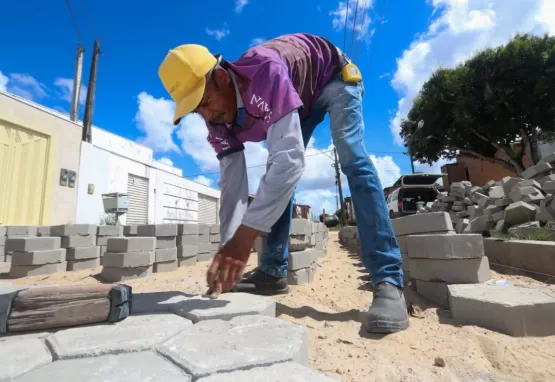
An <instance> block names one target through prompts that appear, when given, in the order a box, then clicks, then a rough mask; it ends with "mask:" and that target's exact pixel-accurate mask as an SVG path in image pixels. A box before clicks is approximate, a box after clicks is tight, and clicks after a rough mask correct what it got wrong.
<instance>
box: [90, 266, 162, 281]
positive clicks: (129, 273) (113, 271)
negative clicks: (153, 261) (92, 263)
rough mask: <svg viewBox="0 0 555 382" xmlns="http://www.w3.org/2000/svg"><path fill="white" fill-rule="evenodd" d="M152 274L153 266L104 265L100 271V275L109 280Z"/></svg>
mask: <svg viewBox="0 0 555 382" xmlns="http://www.w3.org/2000/svg"><path fill="white" fill-rule="evenodd" d="M151 275H152V266H148V267H137V268H115V267H106V266H104V267H103V268H102V271H101V272H100V277H102V278H103V279H104V280H106V281H109V282H119V281H126V280H133V279H138V278H141V277H147V276H151Z"/></svg>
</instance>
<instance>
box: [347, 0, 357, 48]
mask: <svg viewBox="0 0 555 382" xmlns="http://www.w3.org/2000/svg"><path fill="white" fill-rule="evenodd" d="M358 2H359V0H357V4H356V7H355V18H354V19H353V33H352V34H351V49H350V50H349V56H351V57H353V42H354V41H355V30H356V26H357V15H358Z"/></svg>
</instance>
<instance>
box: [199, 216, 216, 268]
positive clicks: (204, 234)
mask: <svg viewBox="0 0 555 382" xmlns="http://www.w3.org/2000/svg"><path fill="white" fill-rule="evenodd" d="M198 241H199V244H198V255H197V261H208V260H210V259H211V258H212V257H211V256H212V248H213V247H214V246H213V245H212V244H211V243H210V225H209V224H199V225H198Z"/></svg>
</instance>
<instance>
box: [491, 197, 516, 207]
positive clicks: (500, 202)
mask: <svg viewBox="0 0 555 382" xmlns="http://www.w3.org/2000/svg"><path fill="white" fill-rule="evenodd" d="M512 202H513V201H512V200H511V198H502V199H497V200H496V201H495V205H496V206H497V207H507V206H508V205H510V204H511V203H512Z"/></svg>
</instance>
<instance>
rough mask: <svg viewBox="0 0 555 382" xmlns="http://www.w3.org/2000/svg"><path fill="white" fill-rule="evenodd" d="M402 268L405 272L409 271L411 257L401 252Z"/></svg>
mask: <svg viewBox="0 0 555 382" xmlns="http://www.w3.org/2000/svg"><path fill="white" fill-rule="evenodd" d="M401 268H402V269H403V270H405V269H406V270H408V269H409V255H408V254H407V253H404V252H401Z"/></svg>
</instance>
